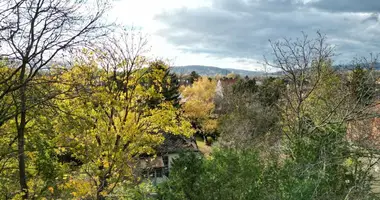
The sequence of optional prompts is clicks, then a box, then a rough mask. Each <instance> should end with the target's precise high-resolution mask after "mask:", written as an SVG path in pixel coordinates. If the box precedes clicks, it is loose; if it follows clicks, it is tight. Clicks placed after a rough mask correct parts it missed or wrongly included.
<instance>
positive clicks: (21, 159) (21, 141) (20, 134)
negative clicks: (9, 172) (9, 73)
mask: <svg viewBox="0 0 380 200" xmlns="http://www.w3.org/2000/svg"><path fill="white" fill-rule="evenodd" d="M25 68H26V65H25V64H23V66H22V69H21V72H20V84H23V86H22V87H21V88H20V109H21V110H20V122H19V124H18V128H17V138H18V149H17V151H18V168H19V176H20V186H21V191H22V192H24V195H23V196H22V198H23V199H28V185H27V183H26V172H25V154H24V151H25V149H24V148H25V126H26V94H25V92H26V84H25V83H24V78H25V71H26V69H25Z"/></svg>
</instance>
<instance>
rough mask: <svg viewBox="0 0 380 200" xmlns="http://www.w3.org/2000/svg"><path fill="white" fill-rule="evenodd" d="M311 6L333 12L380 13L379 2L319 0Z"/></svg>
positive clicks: (372, 0) (365, 0) (369, 0)
mask: <svg viewBox="0 0 380 200" xmlns="http://www.w3.org/2000/svg"><path fill="white" fill-rule="evenodd" d="M309 5H310V6H312V7H315V8H318V9H322V10H326V11H331V12H380V1H378V0H319V1H314V2H311V3H309Z"/></svg>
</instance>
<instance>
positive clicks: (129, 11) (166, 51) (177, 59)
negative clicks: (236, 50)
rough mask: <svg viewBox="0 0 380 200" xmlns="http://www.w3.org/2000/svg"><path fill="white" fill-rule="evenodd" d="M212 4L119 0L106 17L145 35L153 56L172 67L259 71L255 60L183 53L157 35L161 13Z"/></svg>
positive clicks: (187, 0) (185, 0)
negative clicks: (202, 66)
mask: <svg viewBox="0 0 380 200" xmlns="http://www.w3.org/2000/svg"><path fill="white" fill-rule="evenodd" d="M210 6H212V1H210V0H209V1H208V0H160V1H158V0H139V1H136V0H119V1H115V2H114V7H113V9H112V10H111V12H110V14H109V19H110V20H112V21H116V22H117V23H118V24H124V25H127V26H134V27H136V28H139V29H141V30H142V31H143V32H144V33H146V34H148V39H149V44H150V45H151V46H152V52H151V53H152V56H153V57H155V58H161V59H165V60H169V62H170V63H171V64H172V65H177V66H183V65H208V66H218V67H229V68H239V69H251V70H256V69H260V67H257V66H260V65H258V64H257V62H256V61H254V60H249V61H248V60H246V61H245V62H241V61H238V60H237V59H231V58H223V59H221V58H219V57H215V56H212V55H207V54H204V53H196V52H185V51H184V50H181V49H180V48H179V47H178V46H176V45H173V44H171V43H170V41H167V39H166V38H165V37H162V36H160V35H158V34H157V32H158V31H159V30H161V29H163V28H165V27H167V26H166V24H164V23H162V22H161V21H159V20H157V19H156V18H155V17H156V16H157V15H159V14H162V13H171V12H173V11H175V10H178V9H197V8H200V7H210Z"/></svg>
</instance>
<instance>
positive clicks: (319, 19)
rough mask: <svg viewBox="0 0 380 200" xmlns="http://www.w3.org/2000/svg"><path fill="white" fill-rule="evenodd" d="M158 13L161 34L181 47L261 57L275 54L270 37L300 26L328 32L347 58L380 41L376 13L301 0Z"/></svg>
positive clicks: (220, 2) (217, 1)
mask: <svg viewBox="0 0 380 200" xmlns="http://www.w3.org/2000/svg"><path fill="white" fill-rule="evenodd" d="M233 2H234V3H233ZM379 2H380V1H379ZM320 3H322V2H320ZM156 19H157V20H159V21H160V22H163V23H164V24H166V26H167V27H166V28H164V29H161V30H159V31H158V32H157V34H159V35H161V36H163V37H165V38H166V39H167V41H168V42H170V43H172V44H174V45H176V46H177V47H178V48H179V49H181V50H183V51H187V52H194V53H206V54H209V55H211V56H217V57H229V58H236V59H240V58H251V59H258V60H260V59H262V58H263V55H268V54H270V48H269V42H268V40H269V39H271V40H278V39H281V38H283V37H287V38H295V37H298V36H300V35H301V31H304V32H305V33H307V34H310V35H313V33H315V32H316V31H318V30H319V31H321V32H322V33H325V34H327V36H328V38H329V39H330V41H331V42H332V43H333V44H336V45H337V51H338V53H341V56H340V58H339V59H343V60H344V59H350V58H351V57H352V56H355V55H359V56H361V55H366V54H368V53H369V52H375V51H377V49H378V48H379V47H380V42H377V41H378V39H377V38H378V35H379V33H380V26H379V23H378V20H377V19H378V16H377V15H375V14H373V15H371V14H367V15H360V14H356V13H347V12H343V13H339V12H325V11H321V10H318V9H315V8H313V7H310V5H306V4H304V3H302V1H299V0H298V1H296V0H266V1H265V0H250V1H247V0H235V1H233V0H214V1H213V4H212V6H211V7H203V8H197V9H180V10H176V11H172V12H166V13H162V14H160V15H158V16H156Z"/></svg>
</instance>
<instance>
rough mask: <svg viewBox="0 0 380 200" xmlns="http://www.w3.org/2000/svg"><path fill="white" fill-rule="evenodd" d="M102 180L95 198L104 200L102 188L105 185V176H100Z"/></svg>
mask: <svg viewBox="0 0 380 200" xmlns="http://www.w3.org/2000/svg"><path fill="white" fill-rule="evenodd" d="M102 179H103V180H101V181H100V185H99V188H98V191H97V193H96V199H97V200H105V199H106V198H105V196H103V194H102V192H103V191H104V188H106V187H107V184H108V183H107V178H106V177H103V178H102Z"/></svg>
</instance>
